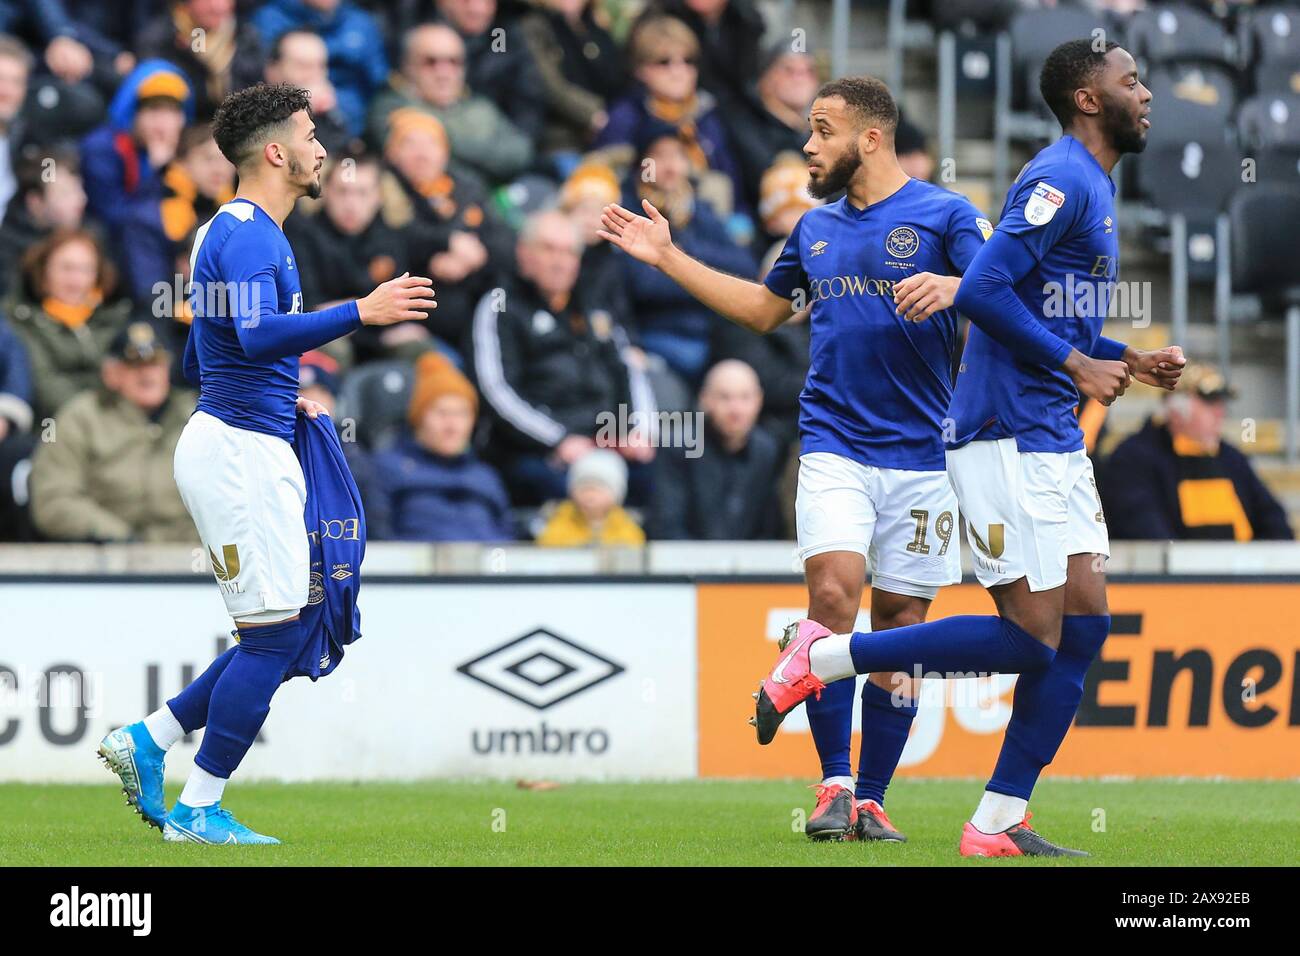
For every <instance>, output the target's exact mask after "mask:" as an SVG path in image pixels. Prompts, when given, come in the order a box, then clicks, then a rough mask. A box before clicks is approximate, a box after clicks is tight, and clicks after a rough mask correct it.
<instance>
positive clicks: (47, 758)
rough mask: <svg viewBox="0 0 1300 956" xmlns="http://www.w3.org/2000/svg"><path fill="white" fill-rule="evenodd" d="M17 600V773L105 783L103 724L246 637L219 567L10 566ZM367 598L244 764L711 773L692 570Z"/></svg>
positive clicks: (4, 748) (2, 696) (289, 694)
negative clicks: (680, 575) (357, 618)
mask: <svg viewBox="0 0 1300 956" xmlns="http://www.w3.org/2000/svg"><path fill="white" fill-rule="evenodd" d="M0 607H3V609H4V612H3V617H2V619H0V628H3V630H2V631H0V780H5V781H10V780H23V781H69V782H71V781H84V782H106V781H107V780H108V775H107V774H106V772H105V771H104V770H103V769H102V768H101V767H100V765H99V762H98V761H97V760H96V759H95V753H94V751H95V747H96V746H97V744H98V742H99V739H100V738H101V737H102V736H103V734H104V733H106V732H107V731H108V730H109V729H111V728H113V727H117V726H120V725H122V724H124V723H128V722H130V721H133V720H136V719H139V718H140V717H141V716H143V715H144V714H145V713H147V712H148V710H149V709H151V708H154V707H157V706H158V705H159V704H160V703H161V702H162V701H164V700H166V699H167V698H168V697H171V696H173V695H174V694H176V693H177V692H178V691H179V690H180V689H181V688H182V686H184V684H185V683H186V682H187V680H188V679H189V678H190V677H192V676H193V675H197V674H198V673H200V672H201V671H202V669H203V668H205V667H206V666H207V665H208V663H209V662H210V661H211V660H212V658H213V657H215V656H216V654H217V653H219V651H220V650H222V649H224V647H226V646H228V643H227V642H228V641H229V636H228V635H229V630H230V622H229V618H227V617H226V615H225V612H224V608H223V606H222V604H221V601H220V597H219V595H218V594H217V591H216V588H215V587H213V585H212V584H211V582H210V581H204V582H201V583H200V582H196V583H194V584H187V583H181V584H177V583H145V582H131V581H129V580H123V581H121V582H115V583H103V584H98V583H95V584H89V583H66V584H45V583H39V584H24V583H0ZM361 611H362V631H363V634H364V637H363V638H362V639H361V640H360V641H359V642H357V643H356V644H354V645H353V646H351V647H349V648H348V651H347V656H346V658H345V659H344V661H343V662H342V664H341V665H340V666H339V668H338V670H337V671H336V672H335V673H334V674H332V675H330V676H329V677H326V678H322V679H321V680H320V681H319V682H317V683H315V684H312V683H311V682H310V681H307V680H305V679H301V678H300V679H296V680H293V681H290V682H289V683H288V684H286V685H284V686H283V687H282V688H281V689H280V691H279V692H278V693H277V694H276V697H275V700H274V701H273V702H272V706H271V715H270V717H269V718H268V720H267V722H266V725H265V727H264V728H263V731H262V736H261V739H259V741H258V742H257V743H256V744H255V745H254V746H253V748H252V750H251V751H250V752H249V755H248V757H247V758H246V759H245V761H244V763H243V765H242V766H241V768H240V771H239V776H240V777H241V778H242V779H263V780H326V779H328V780H374V779H418V778H423V777H496V778H539V777H544V778H555V779H610V778H618V779H638V778H664V779H670V778H684V777H693V776H695V773H696V767H697V759H696V723H697V719H696V654H695V628H696V619H695V593H694V588H693V587H691V586H690V585H686V584H604V583H599V582H592V583H556V584H545V583H538V584H532V583H487V584H479V583H474V584H459V583H425V582H413V583H404V584H393V583H373V584H366V585H364V586H363V589H362V592H361ZM200 740H201V734H198V733H196V734H195V735H193V739H191V740H188V741H183V742H182V743H180V744H178V745H177V747H176V748H175V749H174V750H173V751H172V753H171V755H170V756H169V760H168V779H177V780H180V779H183V778H184V776H185V774H186V773H187V772H188V770H189V768H190V767H191V766H192V759H193V755H194V753H195V751H196V749H197V747H198V744H199V742H200Z"/></svg>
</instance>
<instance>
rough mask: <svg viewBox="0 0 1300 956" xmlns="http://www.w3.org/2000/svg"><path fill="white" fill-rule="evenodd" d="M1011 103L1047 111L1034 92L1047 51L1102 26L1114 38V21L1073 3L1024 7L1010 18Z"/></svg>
mask: <svg viewBox="0 0 1300 956" xmlns="http://www.w3.org/2000/svg"><path fill="white" fill-rule="evenodd" d="M1009 29H1010V34H1011V56H1012V67H1011V68H1012V106H1013V107H1014V108H1015V109H1018V110H1020V109H1033V110H1035V111H1037V112H1039V113H1041V114H1042V115H1044V116H1047V115H1050V114H1049V113H1048V110H1047V105H1046V104H1045V103H1044V102H1043V98H1042V96H1040V95H1039V93H1038V74H1039V72H1040V71H1041V70H1042V68H1043V62H1044V61H1045V60H1046V59H1047V55H1048V54H1049V53H1051V52H1052V50H1053V49H1055V48H1056V47H1057V46H1058V45H1060V44H1061V43H1064V42H1065V41H1066V40H1077V39H1081V38H1083V37H1090V36H1092V35H1093V31H1094V30H1104V31H1105V34H1104V35H1105V37H1106V38H1107V39H1111V40H1118V39H1119V34H1118V32H1117V31H1116V29H1115V28H1114V25H1113V24H1111V22H1110V21H1109V20H1108V19H1106V18H1105V17H1104V16H1100V15H1098V14H1096V13H1092V12H1091V11H1088V10H1083V9H1080V8H1076V7H1059V8H1057V9H1052V10H1024V11H1022V12H1020V13H1018V14H1016V15H1015V17H1013V18H1012V20H1011V25H1010V28H1009Z"/></svg>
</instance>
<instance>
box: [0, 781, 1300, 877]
mask: <svg viewBox="0 0 1300 956" xmlns="http://www.w3.org/2000/svg"><path fill="white" fill-rule="evenodd" d="M114 783H115V781H113V780H111V779H107V778H106V779H105V781H104V785H103V786H90V785H81V786H71V785H46V784H3V785H0V865H5V866H12V865H38V866H39V865H58V866H134V865H140V866H167V865H186V866H193V865H241V866H245V865H246V866H274V865H297V866H333V865H363V866H364V865H416V866H419V865H477V864H487V865H511V866H519V865H561V866H562V865H586V866H590V865H614V866H625V865H634V866H635V865H683V866H693V865H713V866H718V865H721V866H767V865H779V866H789V865H802V866H824V865H833V866H894V865H902V866H938V865H943V866H946V865H959V864H960V865H968V866H969V865H974V866H1007V865H1011V866H1024V865H1044V864H1047V865H1050V864H1052V863H1057V864H1058V865H1060V863H1059V861H1039V860H1032V861H1031V860H1002V861H996V862H994V861H981V860H962V859H961V858H960V857H958V856H957V851H956V847H957V839H958V836H959V833H960V830H961V825H962V823H963V822H964V821H965V820H966V818H967V817H968V815H969V813H970V811H971V809H972V808H973V807H974V804H975V802H976V801H977V800H978V798H979V794H980V783H979V782H976V781H907V780H904V781H900V782H898V783H896V784H895V785H894V786H893V787H891V789H890V793H889V810H890V815H891V817H892V818H893V820H894V823H895V824H896V825H897V826H898V827H899V828H900V829H902V830H903V831H904V832H905V833H907V834H908V835H909V838H910V842H908V843H907V844H905V845H899V844H857V843H840V844H814V843H810V842H809V841H808V840H807V839H806V838H805V837H804V836H803V834H802V833H801V832H796V830H795V827H796V824H797V822H798V818H797V815H796V812H797V810H799V809H802V810H803V811H804V812H807V811H808V810H810V809H811V793H810V792H809V791H808V790H806V789H805V788H804V787H803V785H802V784H801V783H800V782H795V781H790V782H746V781H735V782H732V781H707V782H688V783H605V784H587V783H572V784H567V785H564V786H562V787H560V788H559V789H556V790H550V791H535V790H522V789H519V788H518V787H516V786H515V785H513V784H510V783H473V782H427V783H409V784H402V783H383V784H252V783H250V784H241V783H238V782H236V783H234V784H232V785H231V787H230V791H229V793H228V794H227V798H226V800H225V801H224V803H225V805H226V806H228V807H229V808H230V809H231V810H233V811H234V812H235V814H236V816H238V817H239V818H240V819H241V820H243V821H244V822H245V823H248V824H249V825H251V826H253V827H254V828H255V829H260V830H261V831H262V832H264V833H270V834H273V835H275V836H278V837H280V838H281V839H282V840H283V841H284V845H283V846H278V847H201V846H194V845H189V844H173V843H163V841H162V838H161V836H160V835H159V832H158V831H157V830H154V829H150V828H147V827H146V826H145V825H144V824H143V823H142V822H141V821H140V818H139V817H137V816H136V815H135V813H134V812H132V811H131V810H130V809H128V808H127V807H126V806H125V805H124V798H123V797H122V796H121V794H120V793H119V792H118V791H117V789H116V788H115V787H114ZM177 795H178V793H177V792H176V791H175V790H173V789H171V788H169V792H168V799H169V800H174V799H175V798H176V796H177ZM1296 807H1300V781H1287V782H1208V781H1172V780H1154V781H1140V782H1110V781H1105V782H1097V781H1056V780H1047V781H1044V783H1043V784H1042V785H1041V786H1040V787H1039V792H1038V793H1037V794H1036V795H1035V799H1034V803H1033V810H1034V813H1035V817H1034V824H1035V826H1037V827H1038V828H1039V830H1040V831H1041V832H1042V833H1043V834H1044V835H1045V836H1047V837H1048V838H1049V839H1052V840H1055V841H1059V842H1062V843H1064V844H1066V845H1069V846H1076V847H1080V848H1083V849H1086V850H1088V851H1089V852H1091V853H1092V854H1093V856H1092V858H1091V859H1090V860H1085V861H1076V860H1072V861H1069V862H1068V863H1066V864H1064V865H1069V866H1079V865H1089V864H1101V865H1110V866H1125V865H1155V866H1182V865H1193V864H1199V865H1251V866H1260V865H1263V866H1269V865H1294V864H1295V862H1296V861H1297V859H1300V815H1298V814H1297V813H1296V812H1295V810H1296Z"/></svg>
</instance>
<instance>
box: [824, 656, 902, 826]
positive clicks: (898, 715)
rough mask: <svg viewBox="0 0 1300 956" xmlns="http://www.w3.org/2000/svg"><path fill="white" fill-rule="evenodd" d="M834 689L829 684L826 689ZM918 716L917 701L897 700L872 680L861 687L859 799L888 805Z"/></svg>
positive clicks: (857, 788) (857, 791)
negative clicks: (889, 789) (890, 788)
mask: <svg viewBox="0 0 1300 956" xmlns="http://www.w3.org/2000/svg"><path fill="white" fill-rule="evenodd" d="M833 686H834V685H829V686H828V687H827V690H829V689H830V687H833ZM822 694H823V696H824V695H825V694H826V691H822ZM810 702H811V698H810ZM915 717H916V702H915V701H913V700H909V699H907V698H904V697H899V698H895V696H894V694H893V692H891V691H888V690H885V688H883V687H877V686H876V685H875V684H873V683H871V681H867V682H866V683H865V684H864V685H863V686H862V750H861V753H860V754H859V757H858V783H857V787H856V788H855V789H854V794H853V795H854V797H855V798H856V799H858V800H875V801H876V803H878V804H880V805H881V806H882V807H883V806H884V805H885V788H886V787H888V786H889V781H890V780H891V779H892V778H893V776H894V771H895V770H897V769H898V760H899V758H900V757H902V756H903V748H904V747H905V746H907V735H908V733H909V732H910V731H911V729H912V720H913V719H914V718H915Z"/></svg>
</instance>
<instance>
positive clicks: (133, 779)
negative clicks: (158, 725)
mask: <svg viewBox="0 0 1300 956" xmlns="http://www.w3.org/2000/svg"><path fill="white" fill-rule="evenodd" d="M166 756H167V751H165V750H163V749H162V748H161V747H159V746H158V745H157V744H156V743H154V739H153V737H151V736H150V735H149V731H148V730H147V729H146V728H145V725H144V722H143V721H136V722H135V723H134V724H129V725H128V726H126V727H122V728H119V729H118V730H115V731H113V732H112V733H110V734H109V735H108V736H107V737H105V738H104V739H103V740H101V741H100V742H99V759H100V760H102V761H104V766H106V767H108V769H109V770H111V771H113V773H115V774H117V776H118V779H120V780H121V781H122V792H123V793H125V794H126V802H127V803H128V804H129V805H130V806H132V807H135V812H136V813H138V814H140V816H141V817H142V818H143V819H144V822H145V823H147V824H149V826H151V827H158V828H159V829H162V825H163V824H164V823H165V822H166V820H167V804H166V803H164V802H163V759H164V758H165V757H166Z"/></svg>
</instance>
